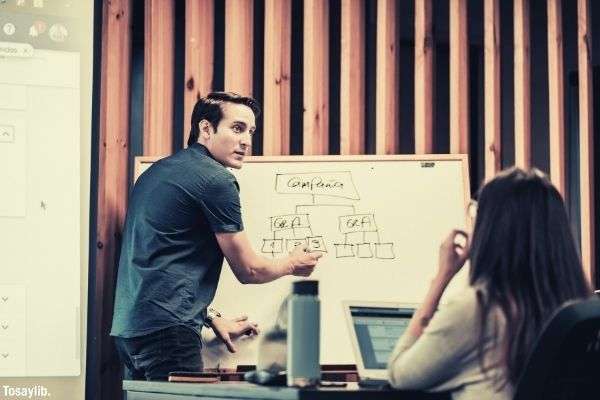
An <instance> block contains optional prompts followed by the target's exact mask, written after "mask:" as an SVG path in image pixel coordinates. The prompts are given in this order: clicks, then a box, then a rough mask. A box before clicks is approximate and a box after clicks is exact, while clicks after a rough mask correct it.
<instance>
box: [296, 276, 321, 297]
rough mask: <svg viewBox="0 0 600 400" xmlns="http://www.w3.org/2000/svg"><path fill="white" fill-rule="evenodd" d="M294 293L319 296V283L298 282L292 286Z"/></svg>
mask: <svg viewBox="0 0 600 400" xmlns="http://www.w3.org/2000/svg"><path fill="white" fill-rule="evenodd" d="M292 293H293V294H309V295H313V296H316V295H318V294H319V281H311V280H304V281H296V282H294V283H293V284H292Z"/></svg>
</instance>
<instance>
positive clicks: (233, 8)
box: [225, 0, 254, 96]
mask: <svg viewBox="0 0 600 400" xmlns="http://www.w3.org/2000/svg"><path fill="white" fill-rule="evenodd" d="M253 31H254V0H225V90H226V91H232V92H237V93H239V94H241V95H243V96H251V95H252V63H253V51H252V49H253V46H254V40H253Z"/></svg>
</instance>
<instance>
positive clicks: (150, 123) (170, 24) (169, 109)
mask: <svg viewBox="0 0 600 400" xmlns="http://www.w3.org/2000/svg"><path fill="white" fill-rule="evenodd" d="M174 14H175V4H174V3H173V2H171V1H162V0H146V3H145V24H144V38H145V41H144V43H145V44H144V46H145V49H144V155H148V156H150V155H152V156H159V155H167V154H170V153H171V152H172V149H173V139H172V135H173V132H172V131H173V58H174V51H173V48H174V46H173V40H174V36H175V34H174V23H175V21H174Z"/></svg>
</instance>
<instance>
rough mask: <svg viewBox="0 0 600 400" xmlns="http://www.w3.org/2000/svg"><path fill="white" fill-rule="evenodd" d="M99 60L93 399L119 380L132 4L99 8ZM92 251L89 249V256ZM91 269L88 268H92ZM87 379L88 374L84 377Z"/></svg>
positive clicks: (106, 395) (125, 0) (118, 0)
mask: <svg viewBox="0 0 600 400" xmlns="http://www.w3.org/2000/svg"><path fill="white" fill-rule="evenodd" d="M102 21H103V26H102V44H101V47H102V50H101V51H102V60H101V66H100V68H101V71H100V80H101V83H100V118H99V123H100V126H99V141H100V143H98V153H99V154H98V198H97V216H96V248H95V265H96V271H95V273H91V275H94V276H95V286H94V287H92V286H90V287H89V290H90V291H93V293H94V295H93V296H94V297H93V298H94V300H93V301H91V302H90V303H91V304H92V305H93V307H94V308H93V309H92V310H91V312H90V313H89V316H90V318H93V319H94V321H93V323H92V324H89V326H95V330H94V331H88V336H89V337H90V336H91V340H89V343H90V344H91V346H90V348H88V352H93V353H94V354H95V355H96V363H95V365H93V366H90V365H88V367H87V368H88V369H89V370H90V371H93V372H92V374H94V375H95V376H93V379H87V385H90V386H91V387H88V388H87V389H86V391H87V392H88V393H91V394H92V395H93V396H94V398H96V399H112V398H115V397H118V396H120V394H121V391H120V390H119V389H120V386H119V385H114V384H113V385H108V386H107V385H105V384H103V383H104V382H115V381H118V380H119V379H120V377H121V373H120V363H119V361H118V359H117V357H116V354H115V349H114V347H113V344H112V339H111V338H110V336H109V335H108V333H109V331H110V327H111V325H112V311H113V297H114V278H115V276H116V269H117V262H118V260H117V255H118V254H119V248H120V244H121V243H120V240H119V238H120V236H121V231H122V229H123V223H124V222H125V210H126V206H127V193H128V185H127V179H128V175H127V164H128V162H127V161H128V156H129V113H130V109H129V86H130V80H131V79H130V76H129V66H130V61H131V32H130V21H131V2H130V1H129V0H112V1H110V2H108V1H107V2H104V4H103V7H102ZM93 254H94V249H90V255H91V256H92V255H93ZM92 265H93V264H92ZM89 377H90V375H89V374H88V378H89Z"/></svg>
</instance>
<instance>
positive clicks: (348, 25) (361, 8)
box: [340, 0, 365, 154]
mask: <svg viewBox="0 0 600 400" xmlns="http://www.w3.org/2000/svg"><path fill="white" fill-rule="evenodd" d="M341 25H342V32H341V41H342V45H341V57H340V61H341V62H340V64H341V73H340V153H341V154H364V152H365V113H364V110H365V3H364V0H346V1H343V2H342V17H341Z"/></svg>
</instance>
